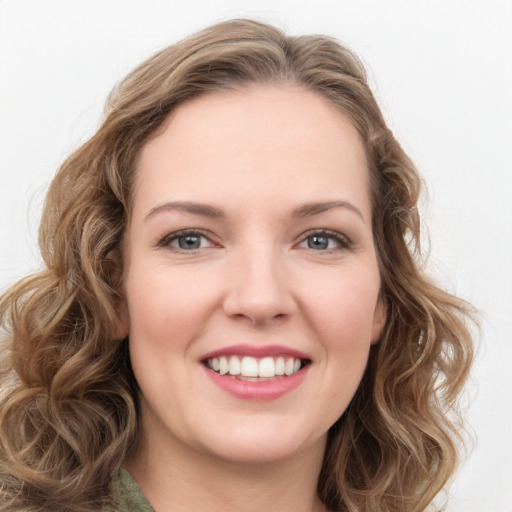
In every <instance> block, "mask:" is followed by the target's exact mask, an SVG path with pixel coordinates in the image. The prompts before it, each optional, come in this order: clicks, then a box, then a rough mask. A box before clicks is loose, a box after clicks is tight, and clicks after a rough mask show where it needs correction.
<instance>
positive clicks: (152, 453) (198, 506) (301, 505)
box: [124, 439, 327, 512]
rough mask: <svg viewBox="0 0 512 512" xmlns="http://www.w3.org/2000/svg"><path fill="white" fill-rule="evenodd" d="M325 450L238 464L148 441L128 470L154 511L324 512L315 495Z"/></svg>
mask: <svg viewBox="0 0 512 512" xmlns="http://www.w3.org/2000/svg"><path fill="white" fill-rule="evenodd" d="M324 445H325V439H321V440H319V441H318V442H317V443H316V445H315V446H311V447H308V448H307V449H305V450H304V451H303V452H301V453H299V454H295V455H294V456H293V457H290V458H287V459H284V460H277V461H275V460H274V461H252V462H247V461H244V462H240V461H231V460H225V459H222V458H220V457H216V456H215V455H211V454H207V455H205V453H202V452H199V451H197V450H194V449H191V448H190V447H184V446H183V445H181V444H180V443H177V442H176V443H169V444H167V443H166V446H165V447H164V446H162V445H160V446H152V445H151V443H149V442H147V441H145V442H143V443H142V444H141V448H140V449H139V450H138V452H137V453H136V454H135V455H134V457H132V458H131V459H130V460H129V461H127V462H126V463H125V464H124V467H125V468H126V469H127V470H128V471H129V472H130V474H131V475H132V476H133V477H134V478H135V480H136V481H137V483H138V484H139V486H140V487H141V489H142V491H143V493H144V494H145V495H146V497H147V499H148V500H149V502H150V503H151V504H152V506H153V508H154V509H155V512H165V511H167V510H171V509H172V510H173V512H199V511H201V512H203V511H204V510H209V511H211V512H221V511H222V512H235V511H236V512H238V511H240V510H243V511H244V512H261V511H262V510H265V511H268V512H274V511H275V512H287V511H290V512H291V511H293V512H326V510H327V509H326V508H325V507H324V506H323V504H322V503H321V501H320V500H319V498H318V496H317V492H316V491H317V480H318V475H319V473H320V469H321V464H322V458H323V451H324Z"/></svg>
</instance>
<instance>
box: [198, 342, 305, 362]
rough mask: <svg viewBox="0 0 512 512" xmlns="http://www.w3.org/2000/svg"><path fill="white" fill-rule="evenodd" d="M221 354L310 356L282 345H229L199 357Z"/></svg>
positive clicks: (299, 357) (297, 357)
mask: <svg viewBox="0 0 512 512" xmlns="http://www.w3.org/2000/svg"><path fill="white" fill-rule="evenodd" d="M221 356H252V357H256V358H263V357H268V356H275V357H278V356H285V357H294V358H296V359H309V360H311V357H310V356H309V355H308V354H306V353H305V352H302V351H300V350H296V349H294V348H290V347H286V346H284V345H230V346H229V347H224V348H220V349H217V350H214V351H212V352H208V354H205V355H204V356H202V357H201V361H205V360H206V359H213V358H214V357H221Z"/></svg>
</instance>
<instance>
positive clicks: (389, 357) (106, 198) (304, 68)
mask: <svg viewBox="0 0 512 512" xmlns="http://www.w3.org/2000/svg"><path fill="white" fill-rule="evenodd" d="M253 84H278V85H279V84H283V85H292V86H298V87H301V88H303V89H304V90H308V91H312V92H315V93H317V94H319V95H320V96H322V97H324V98H326V99H328V100H329V101H330V102H331V104H332V105H334V106H335V107H337V108H338V109H339V110H340V111H341V112H342V113H343V114H344V115H345V116H347V117H348V119H349V120H350V121H351V122H352V123H353V125H354V126H355V127H356V129H357V130H358V132H359V134H360V137H361V139H362V141H363V143H364V147H365V150H366V153H367V159H368V166H369V173H370V195H371V201H372V208H373V212H372V213H373V226H372V227H373V236H374V241H375V246H376V251H377V255H378V261H379V268H380V276H381V283H382V284H381V289H382V292H381V293H382V298H383V300H384V301H385V304H386V310H387V320H386V325H385V327H384V331H383V333H382V335H381V338H380V340H379V343H377V344H375V345H374V346H372V348H371V350H370V356H369V361H368V365H367V369H366V371H365V374H364V376H363V379H362V382H361V383H360V386H359V388H358V390H357V392H356V394H355V396H354V398H353V400H352V402H351V404H350V405H349V407H348V409H347V410H346V411H345V413H344V414H343V416H342V417H341V418H340V419H339V420H338V421H337V422H336V423H335V425H333V426H332V427H331V429H330V431H329V435H328V441H327V445H326V451H325V456H324V462H323V467H322V470H321V473H320V476H319V481H318V494H319V496H320V498H321V499H322V501H323V502H324V503H325V504H326V506H327V507H328V508H330V509H331V510H333V511H334V510H336V511H343V512H345V511H346V512H356V511H357V512H370V511H372V512H376V511H379V512H391V511H393V512H397V511H400V512H419V511H422V510H425V508H427V507H428V506H429V504H431V502H432V500H433V499H434V497H435V496H436V495H437V494H438V492H439V491H440V490H441V489H442V488H443V487H444V486H445V485H446V483H447V482H448V480H449V478H450V477H451V475H452V474H453V472H454V470H455V468H456V463H457V460H458V456H457V453H458V446H459V442H460V439H461V438H460V428H461V424H460V415H457V414H455V415H454V412H457V411H458V407H457V404H458V398H459V395H460V393H461V391H462V388H463V385H464V383H465V380H466V378H467V376H468V372H469V368H470V364H471V361H472V356H473V348H472V340H471V335H470V329H469V327H468V326H469V319H470V318H471V317H472V309H471V307H470V306H469V305H468V304H467V303H465V302H464V301H462V300H461V299H459V298H457V297H455V296H453V295H451V294H449V293H447V292H445V291H443V290H442V289H440V288H438V287H437V286H436V285H435V284H433V282H432V281H431V280H430V279H429V278H428V276H427V275H426V273H425V270H424V267H425V265H424V260H423V258H422V252H421V248H420V219H419V215H418V209H417V203H418V199H419V197H420V192H421V189H422V182H421V179H420V177H419V175H418V173H417V171H416V169H415V167H414V165H413V163H412V162H411V160H410V159H409V157H408V156H407V155H406V154H405V152H404V151H403V150H402V148H401V147H400V145H399V143H398V142H397V140H396V139H395V137H394V136H393V134H392V132H391V131H390V129H389V128H388V127H387V125H386V123H385V121H384V118H383V116H382V114H381V112H380V109H379V106H378V104H377V102H376V100H375V98H374V96H373V94H372V92H371V90H370V87H369V86H368V83H367V78H366V73H365V69H364V67H363V65H362V64H361V62H360V61H359V60H358V58H357V57H356V56H355V55H354V54H353V53H352V52H351V51H349V50H348V49H347V48H346V47H344V46H343V45H342V44H340V43H339V42H338V41H336V40H335V39H333V38H330V37H327V36H319V35H300V36H287V35H285V34H284V33H283V32H282V31H281V30H279V29H277V28H275V27H273V26H270V25H267V24H264V23H260V22H257V21H251V20H231V21H227V22H223V23H220V24H217V25H214V26H211V27H209V28H207V29H205V30H203V31H201V32H199V33H197V34H195V35H193V36H191V37H189V38H187V39H185V40H183V41H181V42H179V43H177V44H175V45H171V46H169V47H167V48H165V49H163V50H162V51H160V52H159V53H157V54H156V55H154V56H152V57H151V58H149V59H148V60H146V61H145V62H144V63H142V64H141V65H140V66H139V67H137V68H136V69H135V70H134V71H132V72H131V73H130V74H129V75H128V76H127V77H126V78H125V79H124V80H123V81H122V82H121V83H120V84H119V85H118V86H117V88H116V89H114V91H113V93H112V94H111V96H110V97H109V99H108V102H107V106H106V111H105V116H104V120H103V123H102V124H101V126H100V128H99V129H98V131H97V132H96V133H95V134H94V135H93V136H92V137H91V138H90V140H88V141H87V142H86V143H85V144H84V145H83V146H81V147H80V148H79V149H78V150H76V151H75V152H74V153H73V154H72V155H71V156H70V157H69V158H68V159H67V160H66V161H65V162H64V163H63V165H62V166H61V168H60V169H59V171H58V173H57V175H56V177H55V178H54V180H53V182H52V184H51V186H50V189H49V192H48V196H47V199H46V202H45V207H44V211H43V216H42V222H41V227H40V233H39V244H40V248H41V253H42V256H43V260H44V263H45V270H43V271H41V272H39V273H37V274H35V275H32V276H29V277H27V278H25V279H23V280H21V281H20V282H18V283H17V284H15V285H14V286H12V287H11V288H10V289H9V290H8V291H7V292H6V293H5V294H4V295H3V297H2V299H1V301H0V315H1V316H0V318H1V323H2V329H3V331H4V334H3V348H2V350H3V354H2V366H1V373H0V383H1V392H0V395H1V396H0V484H1V487H0V495H1V496H0V508H1V509H2V510H7V511H20V510H22V509H29V510H31V511H33V512H37V511H50V510H51V511H53V512H55V511H64V510H66V511H72V512H84V511H90V510H98V509H100V508H101V507H102V506H103V505H104V504H105V503H107V502H108V500H109V492H110V491H109V485H110V482H111V479H112V477H113V475H114V474H115V472H116V471H117V469H118V468H119V467H120V465H121V464H122V462H123V460H125V459H126V458H127V457H128V456H129V455H130V453H131V452H132V450H133V449H134V447H135V446H136V445H137V442H138V439H139V434H140V424H139V407H138V398H137V395H138V388H137V384H136V382H135V379H134V376H133V373H132V370H131V366H130V361H129V357H128V343H127V340H126V339H122V338H123V337H122V335H120V333H121V332H122V329H121V323H120V320H119V318H118V305H119V302H120V300H121V296H120V291H119V284H120V279H121V277H120V276H121V275H122V268H123V261H122V250H121V244H122V241H123V236H124V231H125V228H126V225H127V222H128V219H129V217H130V205H131V201H132V198H131V194H133V183H134V179H135V174H136V170H137V157H138V155H139V154H140V151H141V148H142V147H143V146H144V145H145V144H146V142H147V141H148V140H149V139H150V138H151V137H152V136H154V135H155V134H156V133H157V132H158V130H159V128H161V127H162V126H163V123H164V121H165V120H166V118H167V117H168V115H169V113H170V112H171V111H172V110H173V109H174V108H175V107H176V106H177V105H179V104H181V103H183V102H185V101H187V100H190V99H192V98H195V97H198V96H201V95H204V94H208V93H211V92H214V91H230V90H243V89H244V88H245V87H247V86H250V85H253Z"/></svg>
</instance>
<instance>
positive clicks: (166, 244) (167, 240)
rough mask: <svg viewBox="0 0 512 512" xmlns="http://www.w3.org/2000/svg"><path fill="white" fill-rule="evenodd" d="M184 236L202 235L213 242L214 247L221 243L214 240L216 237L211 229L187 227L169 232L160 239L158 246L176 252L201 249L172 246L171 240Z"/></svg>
mask: <svg viewBox="0 0 512 512" xmlns="http://www.w3.org/2000/svg"><path fill="white" fill-rule="evenodd" d="M182 236H200V237H203V238H206V239H207V240H208V241H209V242H210V243H211V244H212V247H214V246H217V247H219V244H218V243H217V242H215V240H213V238H214V237H213V236H212V233H210V232H209V231H205V230H204V229H198V228H185V229H179V230H177V231H172V232H171V233H168V234H167V235H165V236H164V237H163V238H161V239H160V240H159V241H158V243H157V247H161V248H164V249H169V250H173V251H176V252H194V251H198V250H200V249H189V250H184V249H178V248H177V247H172V246H171V242H173V241H174V240H176V239H177V238H180V237H182Z"/></svg>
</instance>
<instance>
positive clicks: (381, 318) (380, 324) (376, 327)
mask: <svg viewBox="0 0 512 512" xmlns="http://www.w3.org/2000/svg"><path fill="white" fill-rule="evenodd" d="M387 317H388V311H387V306H386V302H385V301H384V298H383V297H382V294H380V293H379V298H378V299H377V304H376V305H375V311H374V312H373V323H372V336H371V344H372V345H374V344H375V343H377V342H378V341H379V339H380V337H381V335H382V331H383V330H384V327H385V325H386V320H387Z"/></svg>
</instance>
